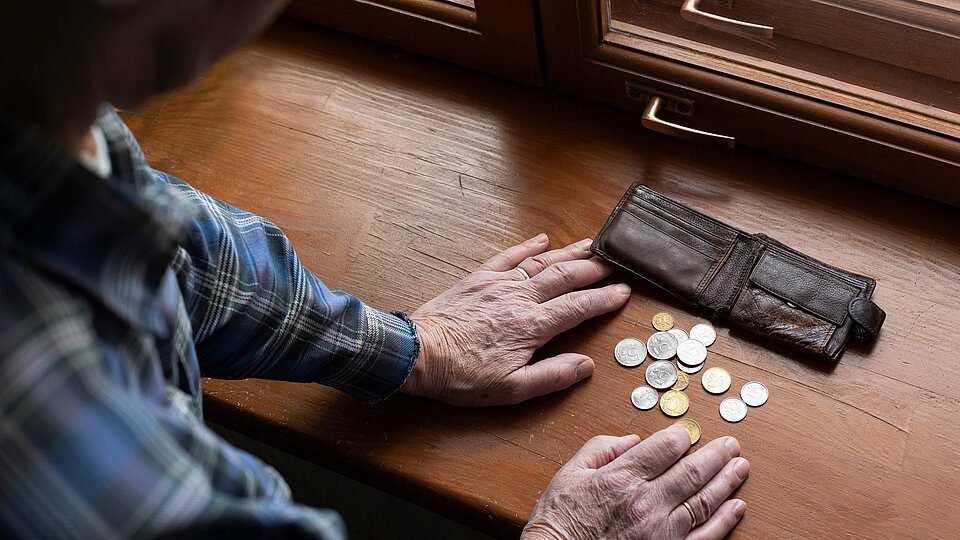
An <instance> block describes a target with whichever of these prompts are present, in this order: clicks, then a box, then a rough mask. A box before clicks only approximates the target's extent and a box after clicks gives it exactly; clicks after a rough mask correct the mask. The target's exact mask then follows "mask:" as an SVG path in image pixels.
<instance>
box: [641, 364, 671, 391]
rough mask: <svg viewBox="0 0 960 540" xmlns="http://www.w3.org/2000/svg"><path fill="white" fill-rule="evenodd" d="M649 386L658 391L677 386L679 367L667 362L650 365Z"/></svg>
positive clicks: (648, 367) (648, 368)
mask: <svg viewBox="0 0 960 540" xmlns="http://www.w3.org/2000/svg"><path fill="white" fill-rule="evenodd" d="M647 384H649V385H650V386H652V387H654V388H656V389H657V390H666V389H667V388H670V387H671V386H673V385H675V384H677V366H675V365H673V362H668V361H666V360H659V361H657V362H654V363H652V364H650V365H649V366H647Z"/></svg>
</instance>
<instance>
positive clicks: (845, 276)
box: [750, 238, 870, 296]
mask: <svg viewBox="0 0 960 540" xmlns="http://www.w3.org/2000/svg"><path fill="white" fill-rule="evenodd" d="M771 240H772V238H771ZM760 241H761V242H763V243H764V245H766V246H767V249H768V250H770V251H772V252H774V253H775V254H777V255H783V256H784V257H786V258H789V259H791V260H793V261H797V262H798V263H800V264H802V265H804V266H807V267H810V268H812V269H813V270H814V271H816V272H823V273H826V274H827V277H830V276H833V277H836V278H838V279H840V280H841V281H846V282H847V283H848V284H850V285H853V286H854V287H856V288H857V289H858V291H857V292H858V294H857V296H859V295H860V294H863V292H864V289H866V288H867V287H868V286H869V285H870V282H869V281H864V280H861V279H858V278H856V277H854V276H852V275H850V274H852V272H850V271H849V270H842V269H838V268H833V267H832V265H829V264H827V263H825V262H823V261H821V260H819V259H814V260H815V261H816V262H817V263H819V264H820V265H821V266H816V265H814V263H813V262H811V261H810V260H808V259H806V258H805V257H802V256H800V255H797V254H796V253H793V252H792V251H790V250H788V249H785V248H783V247H781V246H780V245H778V244H774V243H771V242H767V241H764V239H762V238H761V239H760ZM750 273H751V274H752V273H753V270H752V269H751V271H750Z"/></svg>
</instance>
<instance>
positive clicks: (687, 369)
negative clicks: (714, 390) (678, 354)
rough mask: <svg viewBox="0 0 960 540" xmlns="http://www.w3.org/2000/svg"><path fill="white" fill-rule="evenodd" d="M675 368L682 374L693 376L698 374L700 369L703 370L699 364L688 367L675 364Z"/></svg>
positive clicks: (678, 363)
mask: <svg viewBox="0 0 960 540" xmlns="http://www.w3.org/2000/svg"><path fill="white" fill-rule="evenodd" d="M677 368H678V369H680V371H682V372H684V373H689V374H690V375H693V374H694V373H698V372H699V371H700V370H701V369H703V364H700V365H699V366H694V367H689V366H685V365H683V364H682V363H680V362H677Z"/></svg>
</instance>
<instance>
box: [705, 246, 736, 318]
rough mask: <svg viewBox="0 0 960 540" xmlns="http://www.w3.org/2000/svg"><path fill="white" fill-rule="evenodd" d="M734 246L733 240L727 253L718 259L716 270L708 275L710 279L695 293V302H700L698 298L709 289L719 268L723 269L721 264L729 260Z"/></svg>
mask: <svg viewBox="0 0 960 540" xmlns="http://www.w3.org/2000/svg"><path fill="white" fill-rule="evenodd" d="M736 245H737V242H736V239H734V241H733V242H730V247H729V248H728V249H727V252H726V253H725V254H724V255H723V258H722V259H720V262H719V263H717V266H716V268H715V269H714V270H713V273H712V274H710V279H708V280H707V282H706V283H705V284H704V285H703V288H702V289H700V291H699V292H698V293H697V302H698V303H699V302H700V297H702V296H703V293H704V291H706V290H707V287H709V286H710V284H711V283H713V280H714V278H716V277H717V274H719V273H720V268H722V267H723V263H725V262H727V259H729V258H730V254H731V253H733V247H734V246H736Z"/></svg>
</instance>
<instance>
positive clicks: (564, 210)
mask: <svg viewBox="0 0 960 540" xmlns="http://www.w3.org/2000/svg"><path fill="white" fill-rule="evenodd" d="M563 213H564V214H566V215H568V216H570V219H572V220H573V222H574V223H576V224H577V225H579V226H580V227H581V228H583V229H586V228H587V227H586V226H585V225H584V224H583V223H580V220H579V219H577V218H575V217H573V214H571V213H570V212H567V209H566V208H564V209H563Z"/></svg>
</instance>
